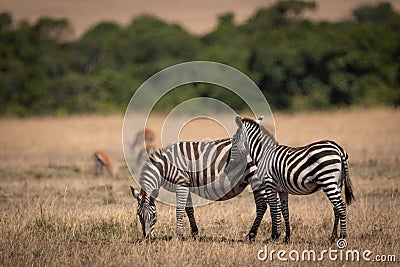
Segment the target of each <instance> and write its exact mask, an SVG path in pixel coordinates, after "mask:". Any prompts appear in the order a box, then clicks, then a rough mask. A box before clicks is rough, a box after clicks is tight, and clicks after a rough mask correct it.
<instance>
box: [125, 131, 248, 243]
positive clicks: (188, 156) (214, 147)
mask: <svg viewBox="0 0 400 267" xmlns="http://www.w3.org/2000/svg"><path fill="white" fill-rule="evenodd" d="M235 140H236V139H235V137H234V139H233V140H232V139H221V140H217V141H215V142H180V143H176V144H173V145H172V146H170V147H168V148H165V149H163V150H161V151H160V152H155V153H153V154H151V155H150V157H149V160H147V162H146V164H145V165H144V167H143V169H142V171H141V175H140V180H139V185H140V187H141V189H142V190H141V192H140V193H139V192H138V191H136V190H135V189H133V188H131V190H132V193H133V195H134V196H135V197H136V198H137V199H138V201H139V205H138V215H139V217H145V213H146V214H149V213H154V216H153V217H152V216H150V217H149V218H147V219H146V218H145V219H143V221H144V224H146V223H147V222H150V223H149V227H147V228H146V227H144V228H143V229H144V231H143V234H144V237H152V236H153V235H154V234H153V231H154V224H155V222H156V219H155V218H156V212H155V204H154V198H156V197H157V196H158V190H159V188H160V187H164V188H165V189H167V190H169V191H171V192H176V216H177V225H176V230H177V235H178V236H181V235H182V224H183V215H184V212H185V211H186V213H187V215H188V218H189V222H190V227H191V232H192V235H196V234H197V233H198V230H197V226H196V222H195V218H194V210H193V205H192V200H191V193H195V194H197V195H199V196H200V197H202V198H205V199H209V200H216V201H223V200H227V199H230V198H232V197H235V196H237V195H238V194H240V193H241V192H242V191H243V190H244V188H245V187H246V186H247V185H248V184H249V183H251V179H252V177H253V175H254V173H255V171H256V167H255V166H254V164H253V162H252V160H251V158H250V157H249V156H248V155H244V154H240V153H236V151H237V150H235V149H232V146H233V147H234V148H235V147H236V146H237V144H238V142H237V141H235ZM232 144H233V145H232ZM231 151H232V152H234V154H232V155H231ZM231 156H233V157H234V158H232V157H231ZM231 162H234V163H232V164H230V163H231ZM228 166H229V171H228V172H226V170H227V167H228ZM145 199H147V200H146V201H147V202H148V203H150V204H149V206H148V207H146V208H143V205H146V203H145V202H144V200H145ZM141 201H142V203H141ZM149 210H151V211H150V212H149ZM142 227H143V223H142Z"/></svg>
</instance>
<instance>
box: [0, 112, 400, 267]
mask: <svg viewBox="0 0 400 267" xmlns="http://www.w3.org/2000/svg"><path fill="white" fill-rule="evenodd" d="M274 115H275V120H276V129H277V138H278V141H279V142H280V143H282V144H288V145H292V146H300V145H305V144H307V143H309V142H312V141H315V140H319V139H332V140H335V141H337V142H338V143H340V144H341V145H342V146H343V147H344V148H345V149H346V150H347V152H348V154H349V156H350V175H351V179H352V182H353V186H354V190H355V196H356V202H355V203H354V204H352V205H351V206H349V207H348V238H347V242H348V247H347V248H348V249H353V250H354V249H356V250H359V251H360V253H361V252H363V251H364V250H366V249H368V250H370V251H371V252H372V255H371V256H370V258H373V257H374V256H376V255H378V254H379V255H395V256H396V263H387V262H386V263H377V262H372V263H368V262H365V261H362V260H361V261H360V262H347V261H330V260H329V259H328V257H327V256H326V257H325V260H324V261H323V262H310V261H297V262H296V261H289V263H284V262H282V261H279V260H278V259H277V256H276V254H275V255H274V260H273V261H272V262H271V261H269V260H267V261H263V262H261V261H259V260H258V259H257V254H258V252H259V250H261V249H264V248H265V247H264V243H263V240H264V239H266V238H268V237H269V235H270V233H271V220H270V217H269V210H268V211H267V213H266V216H265V218H264V221H263V223H262V225H261V228H260V230H259V233H258V236H257V239H256V242H255V243H252V244H248V243H246V242H243V239H244V236H245V235H246V233H247V232H248V230H249V229H250V226H251V224H252V222H253V219H254V217H255V205H254V202H253V197H252V195H251V193H250V192H248V190H245V192H243V193H242V194H241V195H240V196H238V197H237V198H234V199H232V200H229V201H225V202H218V203H212V204H210V205H207V206H201V207H197V208H195V216H196V219H197V224H198V226H199V230H200V233H199V237H198V238H197V239H196V240H193V239H191V238H190V237H189V236H190V233H189V226H188V221H187V219H185V224H184V227H185V238H184V240H180V241H177V240H175V238H174V237H175V209H174V207H171V206H167V205H164V204H161V203H158V204H157V209H158V222H157V224H156V240H155V241H153V242H142V241H141V229H140V223H139V222H138V220H137V218H136V216H135V214H136V201H135V200H134V199H133V198H132V196H131V194H130V190H129V185H133V181H132V179H131V178H130V175H129V172H128V170H127V168H126V166H125V164H124V159H123V153H122V144H121V127H122V120H123V117H122V116H117V115H114V116H73V117H65V118H53V117H45V118H26V119H0V181H1V183H0V232H1V233H0V265H1V266H39V265H40V266H43V265H50V266H60V265H72V266H80V265H86V266H87V265H90V266H111V265H112V266H128V265H129V266H143V265H150V266H159V265H166V266H191V265H196V266H197V265H200V266H237V265H247V266H270V265H273V266H281V265H295V266H308V265H318V266H336V265H346V266H359V265H368V266H386V265H389V266H396V264H397V265H398V262H399V261H400V245H399V241H400V222H399V217H400V193H399V190H400V123H399V122H400V110H395V109H367V110H364V109H360V110H338V111H330V112H310V113H300V114H295V113H277V114H274ZM232 120H233V118H232ZM161 123H162V117H157V116H156V117H153V118H152V119H151V120H150V121H149V125H148V126H149V127H151V128H152V129H154V130H155V131H156V132H157V133H160V131H161V127H160V125H161ZM201 123H203V124H204V125H200V126H199V125H197V126H196V125H192V126H191V127H188V128H185V129H184V130H183V131H182V133H181V136H180V139H185V138H190V139H202V138H204V137H205V136H208V137H212V138H219V137H223V136H224V135H226V133H225V132H224V131H223V130H222V129H220V128H219V127H218V126H216V124H212V123H211V124H207V122H201ZM213 127H214V128H213ZM210 133H214V134H210ZM159 144H160V143H159V141H158V145H159ZM96 149H102V150H104V151H105V152H107V153H108V154H109V155H110V157H111V158H112V160H113V162H114V165H115V166H117V167H118V176H117V177H116V178H111V177H107V176H106V175H104V176H99V177H95V176H94V175H93V169H94V163H93V162H92V159H91V155H92V153H93V151H94V150H96ZM289 207H290V211H291V225H292V241H291V243H289V244H283V243H282V239H283V238H281V239H280V240H279V241H277V242H275V243H272V244H268V249H269V251H271V250H276V251H278V250H285V251H287V252H288V253H289V251H291V250H294V249H295V250H298V251H300V252H301V251H303V250H305V249H313V250H315V251H316V252H317V253H320V252H321V251H322V250H324V249H326V250H328V249H329V248H330V247H331V245H330V243H329V241H328V239H329V236H330V234H331V229H332V224H333V211H332V207H331V204H330V203H329V202H328V200H327V199H326V197H325V196H324V194H323V193H322V192H317V193H315V194H313V195H309V196H290V197H289ZM332 249H336V245H335V244H334V245H332ZM286 257H288V255H287V254H286ZM378 264H379V265H378Z"/></svg>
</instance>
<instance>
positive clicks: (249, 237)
mask: <svg viewBox="0 0 400 267" xmlns="http://www.w3.org/2000/svg"><path fill="white" fill-rule="evenodd" d="M255 240H256V234H255V233H252V232H250V233H248V234H247V235H246V241H248V242H250V243H252V242H254V241H255Z"/></svg>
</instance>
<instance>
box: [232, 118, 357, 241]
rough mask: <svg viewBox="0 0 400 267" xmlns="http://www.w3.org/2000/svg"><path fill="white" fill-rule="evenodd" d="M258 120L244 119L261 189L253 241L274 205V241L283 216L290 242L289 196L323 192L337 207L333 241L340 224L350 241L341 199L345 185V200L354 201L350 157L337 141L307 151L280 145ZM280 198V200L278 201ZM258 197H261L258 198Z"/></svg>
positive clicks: (251, 232) (258, 191)
mask: <svg viewBox="0 0 400 267" xmlns="http://www.w3.org/2000/svg"><path fill="white" fill-rule="evenodd" d="M261 120H262V117H260V118H259V119H258V120H251V119H243V120H242V122H243V125H244V127H241V128H239V129H238V132H239V131H242V130H245V131H246V135H247V140H248V149H249V153H250V156H251V158H252V159H253V161H254V163H255V164H256V166H257V173H256V176H258V177H259V178H260V179H261V185H260V186H259V187H258V188H257V189H256V190H255V192H254V196H255V197H256V202H257V201H260V202H263V203H256V206H257V218H256V220H255V221H254V224H253V227H252V228H251V230H250V233H249V238H250V239H254V238H255V236H256V234H257V230H258V227H259V225H260V222H261V220H262V218H263V216H264V213H265V211H266V209H267V203H268V204H269V205H270V212H271V220H272V235H271V239H277V238H278V237H279V236H280V225H281V221H280V213H281V211H282V215H283V217H284V220H285V227H286V237H285V241H289V240H290V223H289V207H288V194H295V195H307V194H312V193H314V192H316V191H317V190H320V189H322V190H323V191H324V193H325V194H326V196H327V197H328V199H329V201H330V202H331V203H332V204H333V210H334V214H335V221H334V226H333V232H332V235H331V241H332V242H333V241H334V240H335V239H336V238H337V227H338V222H339V221H340V237H341V238H345V237H346V204H345V202H344V201H343V199H342V197H341V189H342V185H343V184H344V188H345V200H346V203H347V204H350V203H351V202H352V201H353V200H354V195H353V190H352V184H351V181H350V176H349V172H348V155H347V153H346V152H345V151H344V149H343V148H342V147H341V146H339V145H338V144H337V143H335V142H333V141H319V142H315V143H312V144H309V145H307V146H304V147H289V146H283V145H278V143H277V142H276V141H275V139H274V137H273V136H272V135H271V134H270V133H269V132H268V131H267V130H266V129H265V128H264V127H262V126H260V121H261ZM277 193H278V194H279V198H278V197H277ZM257 196H259V197H258V198H257ZM281 205H282V210H281V207H280V206H281Z"/></svg>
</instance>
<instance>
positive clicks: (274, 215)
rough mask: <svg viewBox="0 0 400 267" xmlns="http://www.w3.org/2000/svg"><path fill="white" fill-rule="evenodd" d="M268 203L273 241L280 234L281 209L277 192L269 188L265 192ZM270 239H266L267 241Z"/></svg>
mask: <svg viewBox="0 0 400 267" xmlns="http://www.w3.org/2000/svg"><path fill="white" fill-rule="evenodd" d="M267 195H268V203H269V207H270V214H271V221H272V233H271V241H275V240H276V239H278V238H279V237H280V235H281V210H280V203H279V199H278V197H277V192H276V191H272V190H271V189H270V190H268V192H267ZM268 241H270V240H268V239H267V240H266V242H268Z"/></svg>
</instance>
